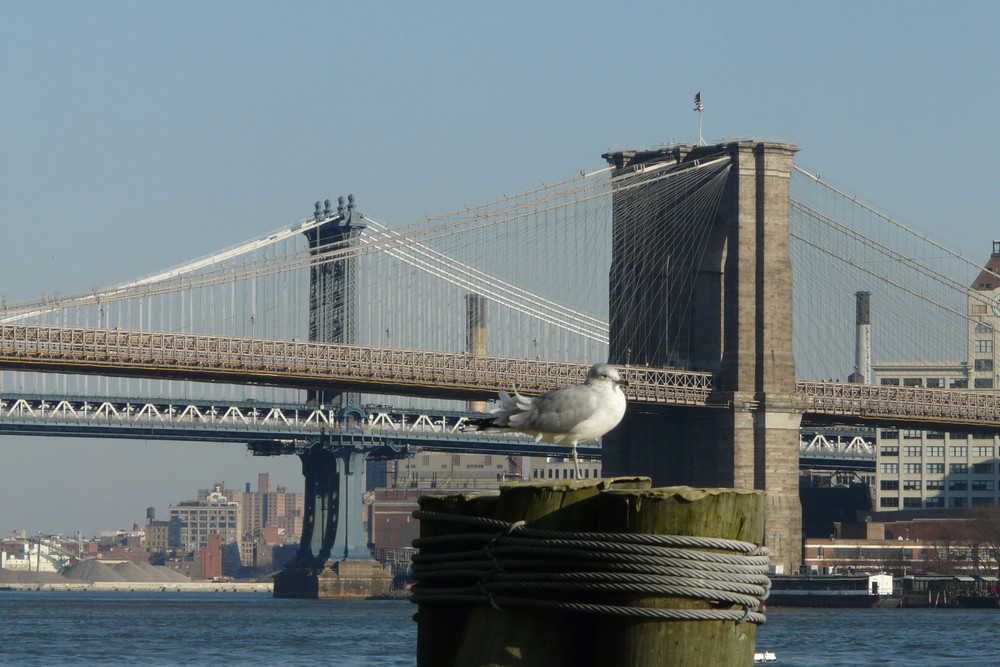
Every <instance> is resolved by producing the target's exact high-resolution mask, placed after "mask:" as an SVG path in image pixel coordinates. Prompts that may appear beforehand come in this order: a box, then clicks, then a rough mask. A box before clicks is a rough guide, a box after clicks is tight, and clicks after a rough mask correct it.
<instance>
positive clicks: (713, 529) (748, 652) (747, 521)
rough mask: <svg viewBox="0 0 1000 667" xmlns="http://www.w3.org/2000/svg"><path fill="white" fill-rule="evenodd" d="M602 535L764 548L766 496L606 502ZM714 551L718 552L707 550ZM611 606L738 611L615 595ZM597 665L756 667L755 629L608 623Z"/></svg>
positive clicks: (614, 495) (707, 493)
mask: <svg viewBox="0 0 1000 667" xmlns="http://www.w3.org/2000/svg"><path fill="white" fill-rule="evenodd" d="M598 502H599V505H600V511H599V520H600V524H599V527H598V528H596V530H598V531H599V532H616V533H617V532H622V533H646V534H651V535H690V536H697V537H716V538H721V539H728V540H739V541H741V542H750V543H753V544H760V542H761V540H762V539H763V536H764V492H763V491H740V490H736V489H696V488H690V487H668V488H659V489H650V490H646V491H635V492H630V493H622V492H615V491H609V492H607V493H603V494H601V496H600V498H599V499H598ZM706 551H710V550H708V549H706ZM608 604H618V605H625V606H634V607H651V608H655V609H738V607H737V606H735V605H730V606H726V605H719V604H710V603H709V602H708V601H706V600H699V599H694V598H686V597H663V596H658V597H644V596H642V595H615V596H613V598H612V599H611V600H610V601H609V602H608ZM597 636H598V637H599V639H598V640H597V641H596V642H595V653H594V656H595V659H594V663H593V664H597V665H618V666H621V667H639V666H640V665H684V667H698V666H700V665H701V666H704V667H717V666H719V665H752V664H753V654H754V647H755V646H756V641H757V626H756V624H754V623H749V622H744V623H735V622H733V621H721V620H719V621H704V620H698V621H666V622H650V621H638V620H632V619H624V618H613V617H612V618H602V620H601V623H600V625H599V628H598V630H597Z"/></svg>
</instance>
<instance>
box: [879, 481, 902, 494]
mask: <svg viewBox="0 0 1000 667" xmlns="http://www.w3.org/2000/svg"><path fill="white" fill-rule="evenodd" d="M879 488H880V489H882V490H883V491H898V490H899V480H898V479H883V480H882V481H881V482H879Z"/></svg>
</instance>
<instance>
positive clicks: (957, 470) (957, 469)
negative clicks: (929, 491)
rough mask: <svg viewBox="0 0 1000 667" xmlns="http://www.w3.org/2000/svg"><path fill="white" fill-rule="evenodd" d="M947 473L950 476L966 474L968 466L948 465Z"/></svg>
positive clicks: (966, 464)
mask: <svg viewBox="0 0 1000 667" xmlns="http://www.w3.org/2000/svg"><path fill="white" fill-rule="evenodd" d="M948 472H949V473H950V474H952V475H954V474H956V473H958V474H963V473H967V472H969V464H968V463H949V464H948Z"/></svg>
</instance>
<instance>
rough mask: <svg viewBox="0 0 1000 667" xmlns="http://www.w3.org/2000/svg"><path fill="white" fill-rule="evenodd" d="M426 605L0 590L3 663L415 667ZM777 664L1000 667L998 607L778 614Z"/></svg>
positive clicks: (774, 616)
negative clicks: (420, 614)
mask: <svg viewBox="0 0 1000 667" xmlns="http://www.w3.org/2000/svg"><path fill="white" fill-rule="evenodd" d="M415 611H416V606H415V605H411V604H410V603H408V602H392V601H385V602H382V601H378V602H376V601H306V600H275V599H273V598H271V597H270V595H269V594H254V593H112V592H108V593H74V592H44V591H24V592H19V591H0V665H4V666H7V665H64V664H75V665H120V664H123V663H127V664H133V665H208V664H212V663H217V664H224V665H227V666H231V665H279V664H287V665H351V666H353V665H373V666H383V665H413V664H414V653H415V644H416V634H417V628H416V624H415V623H414V622H413V620H412V617H413V613H414V612H415ZM767 616H768V622H767V624H765V625H764V626H762V627H761V628H760V630H759V631H758V635H757V650H758V651H765V650H766V651H771V652H773V653H775V654H776V656H777V658H778V662H777V663H774V664H776V665H782V666H791V665H801V666H813V665H852V666H853V665H859V664H861V665H921V666H924V665H993V664H1000V638H998V633H997V630H998V626H1000V610H996V609H968V610H964V609H773V608H772V609H769V610H768V612H767Z"/></svg>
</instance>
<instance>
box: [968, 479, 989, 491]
mask: <svg viewBox="0 0 1000 667" xmlns="http://www.w3.org/2000/svg"><path fill="white" fill-rule="evenodd" d="M972 490H973V491H992V490H993V480H992V479H974V480H972Z"/></svg>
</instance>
